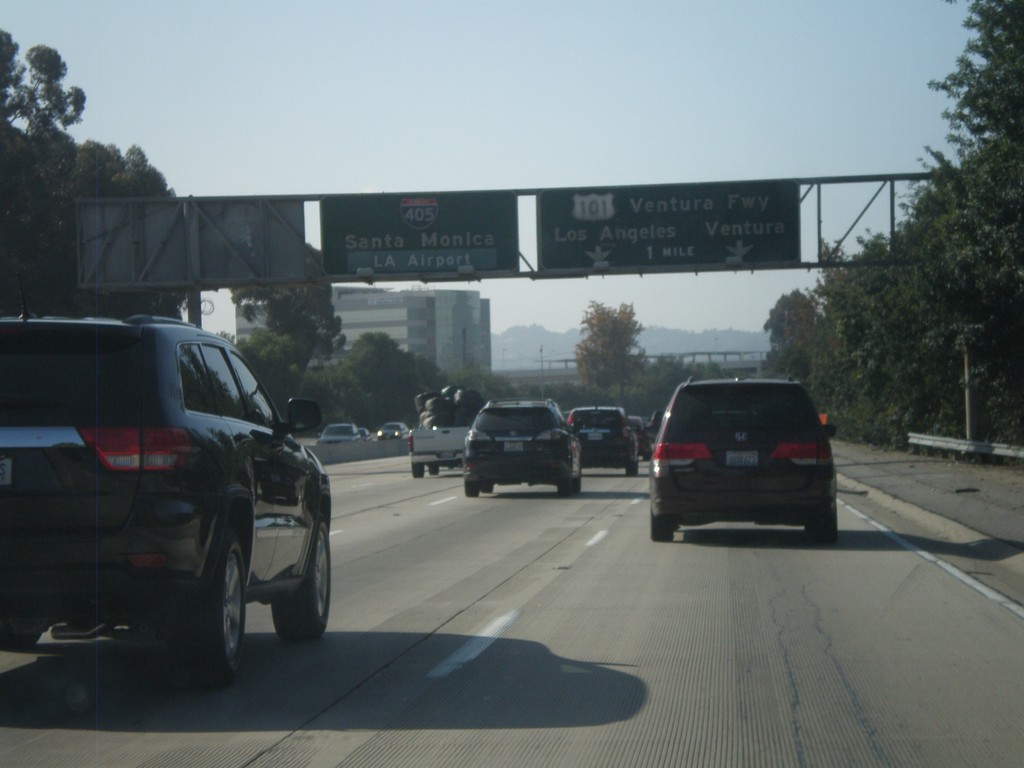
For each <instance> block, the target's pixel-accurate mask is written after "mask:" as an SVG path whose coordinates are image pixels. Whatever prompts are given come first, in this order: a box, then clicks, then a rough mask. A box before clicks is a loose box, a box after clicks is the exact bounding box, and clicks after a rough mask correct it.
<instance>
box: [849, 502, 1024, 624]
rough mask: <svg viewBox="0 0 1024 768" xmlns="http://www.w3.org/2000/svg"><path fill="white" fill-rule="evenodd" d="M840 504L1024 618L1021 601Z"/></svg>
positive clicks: (872, 519) (994, 601)
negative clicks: (1016, 601)
mask: <svg viewBox="0 0 1024 768" xmlns="http://www.w3.org/2000/svg"><path fill="white" fill-rule="evenodd" d="M839 504H840V505H841V506H842V507H843V508H844V509H846V510H849V511H850V512H852V513H853V514H854V515H856V516H857V517H859V518H860V519H861V520H863V521H864V522H866V523H867V524H868V525H871V526H873V527H875V528H876V529H878V530H879V531H880V532H881V533H884V534H885V535H886V536H888V537H889V538H890V539H892V540H893V541H895V542H896V543H897V544H899V545H900V546H901V547H903V548H904V549H905V550H907V551H908V552H913V553H914V554H915V555H917V556H918V557H920V558H921V559H922V560H926V561H927V562H929V563H932V564H933V565H936V566H938V567H939V568H941V569H942V570H943V571H945V572H946V573H948V574H949V575H950V576H952V577H953V578H954V579H956V580H957V581H959V582H960V583H961V584H964V585H965V586H968V587H970V588H971V589H973V590H974V591H975V592H977V593H978V594H980V595H982V596H983V597H986V598H988V599H989V600H991V601H992V602H993V603H996V604H997V605H1001V606H1002V607H1003V608H1005V609H1006V610H1008V611H1009V612H1010V613H1012V614H1014V615H1015V616H1016V617H1017V618H1018V619H1022V620H1024V606H1021V605H1020V604H1019V603H1015V602H1014V601H1013V600H1011V599H1010V598H1008V597H1007V596H1006V595H1003V594H1001V593H999V592H997V591H996V590H994V589H992V588H991V587H989V586H986V585H985V584H982V583H981V582H980V581H978V580H977V579H976V578H974V577H973V576H971V575H969V574H967V573H965V572H963V571H961V570H960V569H959V568H957V567H956V566H955V565H952V564H950V563H947V562H946V561H945V560H941V559H939V558H938V557H936V556H935V555H933V554H932V553H931V552H926V551H925V550H923V549H921V548H920V547H918V546H917V545H916V544H913V543H911V542H909V541H907V540H906V539H905V538H903V537H902V536H900V535H899V534H898V533H896V532H895V531H893V530H892V529H891V528H887V527H886V526H884V525H882V524H881V523H880V522H878V521H877V520H875V519H874V518H872V517H870V516H869V515H868V514H866V513H864V512H861V511H860V510H859V509H857V508H856V507H853V506H851V505H850V504H848V503H846V502H845V501H843V500H842V499H839Z"/></svg>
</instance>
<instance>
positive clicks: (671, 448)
mask: <svg viewBox="0 0 1024 768" xmlns="http://www.w3.org/2000/svg"><path fill="white" fill-rule="evenodd" d="M652 458H653V459H654V460H655V461H696V460H697V459H710V458H712V456H711V449H710V448H708V446H707V444H706V443H658V444H657V445H656V446H655V448H654V456H653V457H652Z"/></svg>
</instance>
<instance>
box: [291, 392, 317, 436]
mask: <svg viewBox="0 0 1024 768" xmlns="http://www.w3.org/2000/svg"><path fill="white" fill-rule="evenodd" d="M322 418H323V417H322V416H321V415H320V406H319V405H318V404H317V403H316V402H314V401H313V400H305V399H302V398H298V397H293V398H292V399H291V400H289V401H288V428H289V431H291V432H304V431H306V430H307V429H313V428H315V427H318V426H320V422H321V420H322Z"/></svg>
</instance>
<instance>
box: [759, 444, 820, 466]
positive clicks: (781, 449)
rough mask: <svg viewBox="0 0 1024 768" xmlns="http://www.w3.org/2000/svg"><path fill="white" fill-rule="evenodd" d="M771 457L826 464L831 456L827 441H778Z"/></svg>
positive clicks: (795, 462)
mask: <svg viewBox="0 0 1024 768" xmlns="http://www.w3.org/2000/svg"><path fill="white" fill-rule="evenodd" d="M771 457H772V458H773V459H789V460H791V461H792V462H793V463H794V464H801V465H809V464H827V463H828V462H829V460H830V459H831V458H832V451H831V450H829V445H828V443H779V444H778V445H777V446H775V450H774V451H772V456H771Z"/></svg>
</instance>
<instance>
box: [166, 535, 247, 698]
mask: <svg viewBox="0 0 1024 768" xmlns="http://www.w3.org/2000/svg"><path fill="white" fill-rule="evenodd" d="M245 575H246V565H245V555H243V554H242V546H241V544H239V542H238V536H237V534H236V533H235V532H234V530H232V529H231V528H228V530H227V531H226V532H225V534H224V543H223V545H222V547H221V552H220V556H219V557H218V558H217V562H216V567H215V569H214V578H213V581H212V583H211V584H210V585H209V586H208V587H207V588H206V590H205V591H204V592H203V594H202V596H201V598H200V600H199V605H198V606H197V608H196V610H195V612H194V613H191V614H190V615H187V616H185V617H183V618H184V619H185V620H188V619H189V618H191V619H192V620H193V623H192V624H189V625H186V626H185V627H183V628H182V629H181V630H180V633H179V636H178V648H177V651H178V653H179V654H180V655H181V660H182V661H183V662H184V663H185V665H186V666H187V667H188V668H189V670H190V672H191V675H192V682H193V683H194V684H195V685H197V686H199V687H202V688H221V687H223V686H226V685H228V684H229V683H230V682H231V681H232V680H234V678H235V675H236V674H237V673H238V667H239V662H240V661H241V655H242V639H243V638H244V637H245V583H246V577H245Z"/></svg>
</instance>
